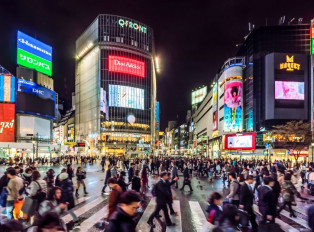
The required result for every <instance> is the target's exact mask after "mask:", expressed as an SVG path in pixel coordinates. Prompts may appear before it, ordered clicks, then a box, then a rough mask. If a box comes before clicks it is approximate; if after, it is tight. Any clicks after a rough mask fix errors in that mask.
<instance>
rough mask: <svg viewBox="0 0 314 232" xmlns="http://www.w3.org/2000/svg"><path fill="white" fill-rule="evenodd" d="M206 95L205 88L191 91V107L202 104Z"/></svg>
mask: <svg viewBox="0 0 314 232" xmlns="http://www.w3.org/2000/svg"><path fill="white" fill-rule="evenodd" d="M206 94H207V86H205V87H203V88H201V89H198V90H195V91H192V105H195V104H197V103H200V102H202V101H203V100H204V98H205V97H206Z"/></svg>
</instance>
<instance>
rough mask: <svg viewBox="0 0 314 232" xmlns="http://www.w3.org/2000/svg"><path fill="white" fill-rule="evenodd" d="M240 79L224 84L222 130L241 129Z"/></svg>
mask: <svg viewBox="0 0 314 232" xmlns="http://www.w3.org/2000/svg"><path fill="white" fill-rule="evenodd" d="M242 114H243V113H242V81H232V82H228V83H226V84H225V93H224V130H225V131H242V125H243V122H242V121H243V120H242Z"/></svg>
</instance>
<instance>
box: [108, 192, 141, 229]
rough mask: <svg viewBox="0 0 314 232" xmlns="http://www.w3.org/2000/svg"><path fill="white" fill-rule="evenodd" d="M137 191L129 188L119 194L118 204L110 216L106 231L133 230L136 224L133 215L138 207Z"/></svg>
mask: <svg viewBox="0 0 314 232" xmlns="http://www.w3.org/2000/svg"><path fill="white" fill-rule="evenodd" d="M140 201H141V197H140V195H139V193H137V192H135V191H133V190H131V191H127V192H124V193H122V194H121V196H120V204H119V205H118V207H117V210H116V211H115V212H114V213H113V215H112V216H111V218H110V222H109V225H108V227H107V228H106V231H107V232H117V231H119V232H135V227H136V224H135V222H134V220H133V217H134V216H135V215H136V213H137V210H138V209H139V207H140Z"/></svg>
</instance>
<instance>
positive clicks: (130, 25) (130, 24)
mask: <svg viewBox="0 0 314 232" xmlns="http://www.w3.org/2000/svg"><path fill="white" fill-rule="evenodd" d="M118 22H119V25H120V26H121V27H128V28H132V29H134V30H138V31H140V32H143V33H145V34H146V32H147V28H146V27H144V26H142V25H139V24H137V23H134V22H131V21H128V20H124V19H119V21H118Z"/></svg>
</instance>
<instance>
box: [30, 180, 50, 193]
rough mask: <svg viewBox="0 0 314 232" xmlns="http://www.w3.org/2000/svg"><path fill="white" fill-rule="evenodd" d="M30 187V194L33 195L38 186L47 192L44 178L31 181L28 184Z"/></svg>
mask: <svg viewBox="0 0 314 232" xmlns="http://www.w3.org/2000/svg"><path fill="white" fill-rule="evenodd" d="M36 182H37V183H36ZM30 188H31V191H30V195H31V196H35V195H36V193H37V192H38V190H39V189H40V188H41V189H42V191H44V192H45V193H47V183H46V181H44V180H36V181H32V183H31V184H30Z"/></svg>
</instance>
